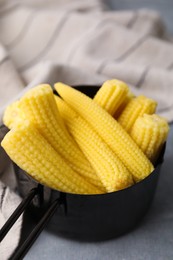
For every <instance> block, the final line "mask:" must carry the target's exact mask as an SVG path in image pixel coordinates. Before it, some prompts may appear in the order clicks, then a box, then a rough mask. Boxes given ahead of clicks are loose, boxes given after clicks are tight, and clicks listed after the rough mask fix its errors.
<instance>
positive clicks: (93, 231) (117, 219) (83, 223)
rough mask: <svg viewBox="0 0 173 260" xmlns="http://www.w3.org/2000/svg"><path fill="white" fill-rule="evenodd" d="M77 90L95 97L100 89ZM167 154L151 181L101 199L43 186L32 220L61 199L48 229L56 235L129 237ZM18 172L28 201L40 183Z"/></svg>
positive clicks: (98, 238) (96, 238) (93, 238)
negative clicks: (32, 191) (33, 189)
mask: <svg viewBox="0 0 173 260" xmlns="http://www.w3.org/2000/svg"><path fill="white" fill-rule="evenodd" d="M76 88H77V89H79V90H80V91H82V92H84V93H86V94H87V95H88V96H90V97H93V95H94V94H95V93H96V91H97V89H98V86H92V87H91V86H78V87H76ZM164 151H165V147H164V148H163V149H162V151H161V154H160V157H159V158H158V160H157V162H156V167H155V170H154V171H153V172H152V173H151V174H150V175H149V176H148V177H147V178H145V179H144V180H142V181H141V182H139V183H137V184H135V185H133V186H131V187H129V188H126V189H124V190H120V191H116V192H111V193H107V194H100V195H77V194H69V193H64V192H59V191H57V190H53V189H50V188H48V187H46V186H41V185H40V187H41V189H40V190H41V193H42V196H39V199H38V197H37V198H35V199H34V200H33V203H32V205H30V211H31V212H32V216H33V217H34V218H39V217H40V214H42V210H44V209H45V208H46V207H47V206H48V205H49V204H50V203H51V202H53V201H54V200H55V199H57V198H60V202H61V203H60V206H59V208H58V209H57V210H56V212H55V213H54V215H53V217H52V218H51V220H50V222H49V225H48V226H47V228H48V229H49V230H51V231H53V232H54V233H57V234H59V235H62V236H65V237H70V238H73V239H77V240H86V241H101V240H106V239H110V238H114V237H116V236H119V235H121V234H123V233H126V232H128V231H129V230H131V229H132V228H134V227H135V226H136V225H137V223H138V222H139V221H140V220H141V219H142V218H143V216H144V215H145V214H146V212H147V210H148V209H149V206H150V204H151V202H152V199H153V197H154V194H155V190H156V186H157V182H158V178H159V172H160V167H161V164H162V162H163V156H164ZM15 172H16V176H17V180H18V187H19V191H20V194H21V196H23V197H24V196H26V195H27V193H28V192H29V190H30V189H31V188H33V187H36V186H37V185H38V183H36V182H35V181H34V180H33V179H32V178H30V177H29V176H28V175H26V174H24V172H23V171H22V170H21V169H19V168H18V167H17V166H16V165H15ZM40 198H41V199H40Z"/></svg>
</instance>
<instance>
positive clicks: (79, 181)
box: [1, 121, 102, 194]
mask: <svg viewBox="0 0 173 260" xmlns="http://www.w3.org/2000/svg"><path fill="white" fill-rule="evenodd" d="M1 145H2V147H3V148H4V149H5V151H6V152H7V154H8V155H9V156H10V158H11V159H12V160H13V161H14V162H15V163H16V164H17V165H18V166H19V167H20V168H21V169H23V170H24V171H26V172H27V173H28V174H30V175H31V176H32V177H33V178H34V179H35V180H37V181H38V182H40V183H42V184H45V185H47V186H49V187H51V188H54V189H58V190H61V191H65V192H70V193H79V194H95V193H97V194H98V193H102V192H101V191H100V190H99V189H98V188H96V187H94V186H93V185H92V184H90V183H88V182H87V181H86V180H85V179H84V178H82V177H81V176H80V175H78V174H77V173H76V172H75V171H73V170H72V169H71V168H70V167H69V166H68V164H67V163H66V161H65V160H64V159H63V158H62V157H61V156H60V155H59V154H58V153H57V152H56V151H55V150H54V149H53V148H52V147H51V145H50V144H49V143H48V142H47V141H46V140H45V138H44V137H43V136H42V135H41V134H40V133H39V132H38V131H37V129H36V128H35V126H33V125H32V124H31V123H30V122H28V121H27V122H26V121H23V122H22V123H21V124H20V125H19V124H18V125H16V126H15V127H14V128H13V129H12V130H11V131H9V132H8V133H7V134H6V136H5V137H4V139H3V141H2V143H1Z"/></svg>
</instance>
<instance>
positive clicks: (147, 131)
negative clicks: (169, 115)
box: [130, 114, 169, 162]
mask: <svg viewBox="0 0 173 260" xmlns="http://www.w3.org/2000/svg"><path fill="white" fill-rule="evenodd" d="M168 132H169V125H168V123H167V121H166V120H165V119H164V118H163V117H160V116H158V115H156V114H153V115H147V114H144V115H143V116H141V117H139V118H137V120H136V122H135V123H134V125H133V128H132V131H131V133H130V135H131V137H132V138H133V140H134V141H135V142H136V143H137V145H138V146H139V147H140V148H141V149H142V151H143V152H144V153H145V154H146V156H147V157H148V158H149V159H150V160H151V161H152V162H155V161H156V159H157V156H158V154H159V151H160V149H161V148H162V145H163V144H164V142H165V141H166V139H167V136H168Z"/></svg>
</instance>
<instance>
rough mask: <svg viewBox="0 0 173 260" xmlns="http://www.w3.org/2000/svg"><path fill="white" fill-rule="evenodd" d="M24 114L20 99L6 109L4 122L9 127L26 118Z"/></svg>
mask: <svg viewBox="0 0 173 260" xmlns="http://www.w3.org/2000/svg"><path fill="white" fill-rule="evenodd" d="M24 117H25V116H24V114H23V113H22V111H21V109H20V108H19V101H16V102H13V103H12V104H10V105H9V106H7V108H6V109H5V112H4V115H3V123H4V125H6V126H7V127H8V128H9V129H11V128H12V127H13V125H14V124H15V123H16V121H18V120H22V119H24Z"/></svg>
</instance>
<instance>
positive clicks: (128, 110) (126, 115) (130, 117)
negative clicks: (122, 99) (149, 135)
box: [118, 95, 157, 133]
mask: <svg viewBox="0 0 173 260" xmlns="http://www.w3.org/2000/svg"><path fill="white" fill-rule="evenodd" d="M156 106H157V103H156V102H155V101H154V100H153V99H150V98H147V97H145V96H142V95H141V96H138V97H136V98H133V99H132V100H131V101H130V102H129V103H128V104H127V106H126V107H125V108H124V110H123V112H122V113H121V115H120V117H119V118H118V122H119V123H120V124H121V126H122V127H123V128H124V129H125V130H126V131H127V132H128V133H129V132H130V131H131V128H132V126H133V124H134V122H135V121H136V119H137V118H138V117H139V116H142V115H143V114H153V113H154V112H155V110H156Z"/></svg>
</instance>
